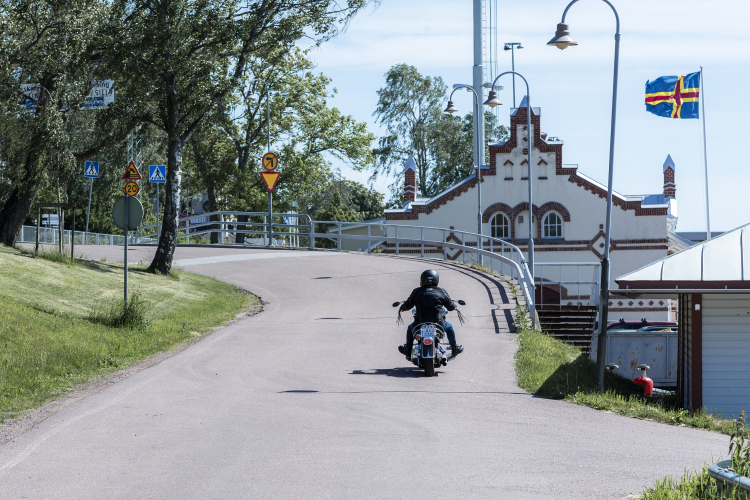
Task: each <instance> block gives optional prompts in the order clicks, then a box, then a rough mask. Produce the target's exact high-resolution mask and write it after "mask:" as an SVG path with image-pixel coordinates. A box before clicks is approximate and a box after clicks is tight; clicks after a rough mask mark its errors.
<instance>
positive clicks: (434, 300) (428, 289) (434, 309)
mask: <svg viewBox="0 0 750 500" xmlns="http://www.w3.org/2000/svg"><path fill="white" fill-rule="evenodd" d="M413 307H416V308H417V315H416V317H415V318H414V321H415V323H416V324H420V323H438V324H440V325H441V326H443V327H445V316H444V314H443V307H445V308H446V309H448V310H449V311H453V310H454V309H455V308H456V304H454V303H453V301H452V300H451V298H450V296H449V295H448V292H446V291H445V290H444V289H442V288H440V287H438V286H420V287H419V288H415V289H414V290H413V291H412V292H411V295H409V298H408V299H406V302H404V303H403V304H401V310H402V311H407V310H409V309H411V308H413Z"/></svg>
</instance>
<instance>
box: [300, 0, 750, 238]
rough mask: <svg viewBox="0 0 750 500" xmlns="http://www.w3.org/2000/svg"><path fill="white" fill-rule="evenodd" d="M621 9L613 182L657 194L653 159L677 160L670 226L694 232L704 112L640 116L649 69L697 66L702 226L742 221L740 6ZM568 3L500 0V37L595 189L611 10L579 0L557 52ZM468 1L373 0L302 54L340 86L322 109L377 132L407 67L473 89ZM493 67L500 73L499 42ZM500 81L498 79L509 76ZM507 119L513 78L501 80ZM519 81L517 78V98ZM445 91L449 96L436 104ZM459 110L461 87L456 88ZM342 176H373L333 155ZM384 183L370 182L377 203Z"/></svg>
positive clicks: (634, 2)
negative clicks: (383, 104) (511, 45)
mask: <svg viewBox="0 0 750 500" xmlns="http://www.w3.org/2000/svg"><path fill="white" fill-rule="evenodd" d="M612 1H613V3H614V5H615V7H616V8H617V9H618V13H619V16H620V33H621V42H620V67H619V84H618V99H617V122H616V135H615V156H614V169H615V170H614V189H615V191H617V192H619V193H622V194H655V193H661V192H662V189H663V174H662V165H663V164H664V161H665V159H666V157H667V155H668V154H669V155H671V156H672V159H673V160H674V162H675V164H676V184H677V201H678V214H679V220H678V226H677V230H678V231H705V229H706V215H705V201H704V200H705V194H704V189H705V188H704V180H703V153H702V150H701V140H702V135H701V134H702V131H701V128H700V121H701V120H694V119H693V120H687V119H686V120H673V119H669V118H662V117H657V116H656V115H653V114H651V113H648V112H646V110H645V105H644V92H645V90H644V89H645V83H646V81H648V80H654V79H656V78H658V77H660V76H666V75H685V74H688V73H692V72H695V71H699V70H700V67H701V65H702V66H703V67H704V85H705V86H704V91H705V106H706V116H705V118H706V137H707V139H706V144H707V156H708V184H709V200H710V204H709V207H710V221H711V230H712V231H726V230H729V229H733V228H735V227H738V226H740V225H743V224H746V223H748V222H750V214H748V209H749V208H750V195H748V194H746V191H747V186H750V173H749V172H748V168H747V166H746V165H745V162H746V161H747V160H744V156H745V151H744V146H745V139H743V137H744V136H745V134H746V131H745V130H744V126H743V125H742V123H743V122H742V118H744V117H745V116H746V115H747V113H746V111H747V108H748V100H747V99H743V98H742V96H743V95H744V85H743V83H744V82H746V81H749V78H748V76H750V75H749V74H748V73H750V69H748V68H750V65H749V64H748V63H749V62H750V49H749V48H748V42H749V41H750V34H749V32H748V30H747V28H746V26H747V24H746V22H747V21H746V20H747V18H748V14H750V3H748V2H740V1H729V0H726V1H722V0H714V1H712V2H707V1H697V0H680V1H676V0H661V1H659V2H654V1H644V0H628V1H622V0H619V1H618V0H612ZM566 5H567V0H561V1H558V0H527V1H524V2H508V1H505V0H498V15H497V26H498V41H499V45H500V48H501V49H502V43H503V42H521V43H522V44H523V46H524V49H523V50H519V51H516V57H515V62H516V71H517V72H519V73H521V74H523V75H524V77H526V79H527V80H528V82H529V87H530V96H531V102H532V106H534V107H537V106H539V107H541V109H542V117H541V120H542V121H541V123H542V131H544V132H547V133H548V134H549V135H551V136H557V137H559V138H561V139H562V140H563V141H564V146H563V162H564V163H565V164H578V166H579V169H580V171H581V172H582V173H584V174H586V175H588V176H590V177H592V178H594V179H595V180H597V181H599V182H602V183H604V184H606V181H607V170H608V159H609V139H610V118H611V103H612V76H613V68H614V33H615V18H614V15H613V13H612V10H611V9H610V8H609V7H608V6H607V5H606V4H605V3H604V2H600V1H595V0H581V1H579V2H578V3H576V4H575V5H573V6H572V7H571V9H570V11H569V12H568V15H567V19H566V22H567V23H568V24H569V25H570V30H571V36H572V38H573V39H574V40H576V41H577V42H578V44H579V45H578V46H576V47H571V48H568V49H566V50H564V51H561V50H559V49H557V48H555V47H548V46H547V45H546V43H547V42H548V41H549V40H550V38H552V37H553V36H554V32H555V29H556V25H557V23H559V22H560V19H561V16H562V12H563V10H564V9H565V7H566ZM472 20H473V14H472V1H471V0H452V1H451V0H429V1H427V0H382V1H381V3H380V5H379V6H378V7H375V8H374V7H372V6H370V7H368V8H367V9H366V10H363V11H362V12H360V13H359V14H358V15H357V16H356V17H355V18H354V20H353V21H352V22H351V24H350V26H349V27H348V29H347V30H346V31H345V32H343V33H341V34H339V35H338V36H337V37H336V38H334V39H333V40H331V41H329V42H326V43H325V44H324V45H323V46H321V47H320V48H319V49H316V50H314V51H313V52H312V53H311V58H312V60H313V61H315V63H316V65H317V66H316V71H318V72H322V73H323V74H325V75H327V76H329V77H331V78H332V80H333V81H332V86H333V87H335V88H336V89H337V91H338V93H337V95H336V96H335V97H334V98H333V99H331V100H330V101H329V105H332V106H335V107H337V108H339V109H340V110H341V111H342V112H343V113H345V114H349V115H352V116H353V117H354V118H356V119H357V120H358V121H362V122H366V123H367V124H368V128H369V130H371V131H372V132H373V133H374V134H376V135H380V134H381V133H383V130H382V129H381V128H380V127H379V124H377V123H376V122H375V118H374V117H373V116H372V112H373V111H374V109H375V107H376V104H377V93H376V92H377V90H378V89H379V88H381V87H382V86H383V85H384V82H385V78H384V74H385V72H386V71H387V70H388V69H389V68H390V67H391V66H393V65H395V64H399V63H407V64H410V65H413V66H415V67H416V68H417V69H418V70H419V71H420V72H421V73H422V74H423V75H430V76H441V77H442V78H443V80H444V81H445V83H446V84H448V86H449V87H450V86H452V85H453V84H455V83H471V79H472V65H473V45H472V42H473V37H472V33H473V31H472V30H473V27H472ZM499 65H500V71H508V70H510V68H511V58H510V52H505V51H502V50H500V54H499ZM506 78H507V80H505V81H503V79H506ZM499 84H500V85H503V86H504V87H505V90H503V91H500V92H499V95H498V97H499V99H500V100H501V101H502V102H503V104H504V106H503V107H502V108H501V109H502V111H500V113H501V115H500V117H501V123H504V124H505V125H508V124H509V123H510V119H509V109H510V108H511V107H512V103H513V96H512V91H511V88H512V82H511V80H510V77H509V76H505V77H502V78H501V81H500V82H499ZM524 93H525V87H524V88H523V89H522V83H521V82H520V80H518V79H517V80H516V95H517V102H519V103H520V101H521V97H522V95H523V94H524ZM447 100H448V96H447V95H446V103H447ZM453 100H454V102H455V104H456V106H457V107H458V108H459V110H460V112H461V114H465V113H466V112H467V111H468V110H470V108H471V106H472V101H471V94H470V93H465V92H456V94H455V95H454V99H453ZM334 166H335V167H336V168H340V169H341V172H342V174H343V176H344V177H346V178H349V179H353V180H357V181H359V182H362V183H365V184H368V178H369V177H370V172H356V171H353V170H351V169H350V168H348V167H347V166H346V165H345V164H343V163H339V162H336V163H334ZM391 182H392V179H384V178H382V177H381V178H379V179H378V180H377V181H375V183H374V184H372V186H373V187H374V188H375V189H376V190H378V191H381V192H383V193H386V199H387V198H388V196H387V192H388V188H387V186H388V185H389V184H390V183H391Z"/></svg>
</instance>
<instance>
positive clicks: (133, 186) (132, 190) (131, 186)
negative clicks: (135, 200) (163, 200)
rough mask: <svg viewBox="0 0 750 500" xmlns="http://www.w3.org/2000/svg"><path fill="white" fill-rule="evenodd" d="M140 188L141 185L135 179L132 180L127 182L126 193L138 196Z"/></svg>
mask: <svg viewBox="0 0 750 500" xmlns="http://www.w3.org/2000/svg"><path fill="white" fill-rule="evenodd" d="M140 190H141V187H140V186H139V185H138V183H137V182H135V181H130V182H128V183H127V184H125V194H126V195H128V196H137V195H138V192H139V191H140Z"/></svg>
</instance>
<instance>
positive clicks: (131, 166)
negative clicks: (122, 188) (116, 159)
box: [122, 160, 143, 181]
mask: <svg viewBox="0 0 750 500" xmlns="http://www.w3.org/2000/svg"><path fill="white" fill-rule="evenodd" d="M141 179H143V177H141V173H140V172H139V171H138V167H136V166H135V163H133V160H130V163H128V168H126V169H125V173H124V174H122V180H124V181H139V180H141Z"/></svg>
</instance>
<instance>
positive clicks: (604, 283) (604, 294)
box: [547, 0, 620, 392]
mask: <svg viewBox="0 0 750 500" xmlns="http://www.w3.org/2000/svg"><path fill="white" fill-rule="evenodd" d="M577 1H578V0H573V1H572V2H570V3H569V4H568V6H567V7H565V11H564V12H563V15H562V20H561V21H560V24H558V25H557V31H556V32H555V36H554V38H552V40H550V41H549V42H548V43H547V45H553V46H555V47H557V48H558V49H560V50H563V49H566V48H568V47H569V46H571V45H578V43H576V41H575V40H573V39H572V38H571V37H570V31H569V30H568V25H567V24H565V15H566V14H567V13H568V10H569V9H570V7H571V6H572V5H573V4H574V3H576V2H577ZM602 1H603V2H604V3H606V4H607V5H609V6H610V8H611V9H612V12H614V13H615V20H616V22H617V29H616V31H615V70H614V78H613V83H612V123H611V129H610V134H609V179H608V185H607V218H606V228H605V231H604V258H603V259H602V277H601V293H600V295H599V338H598V346H597V356H596V385H597V388H598V390H599V392H603V391H604V368H605V365H606V363H607V361H606V352H607V313H608V310H609V306H608V301H609V245H610V234H611V226H612V174H613V172H614V168H613V165H614V157H615V117H616V114H617V70H618V67H619V61H620V16H618V15H617V10H616V9H615V7H614V5H612V4H611V3H610V2H609V1H608V0H602Z"/></svg>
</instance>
